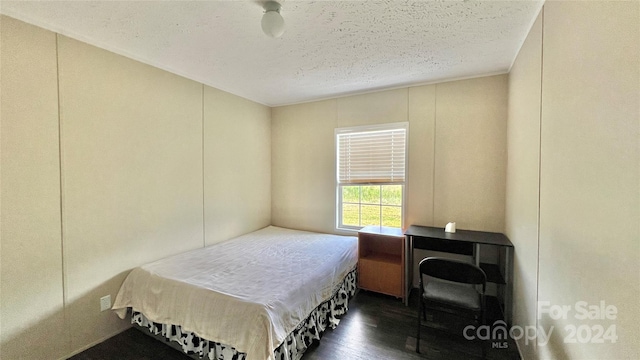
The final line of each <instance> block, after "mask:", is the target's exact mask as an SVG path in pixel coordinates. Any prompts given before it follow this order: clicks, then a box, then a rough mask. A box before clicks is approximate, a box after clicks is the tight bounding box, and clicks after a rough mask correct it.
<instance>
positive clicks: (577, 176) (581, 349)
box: [538, 1, 640, 359]
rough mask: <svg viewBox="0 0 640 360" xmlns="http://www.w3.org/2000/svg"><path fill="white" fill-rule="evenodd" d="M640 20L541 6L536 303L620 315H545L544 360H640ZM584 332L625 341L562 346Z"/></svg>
mask: <svg viewBox="0 0 640 360" xmlns="http://www.w3.org/2000/svg"><path fill="white" fill-rule="evenodd" d="M612 19H615V20H614V21H612ZM639 19H640V3H639V2H637V1H632V2H604V1H602V2H549V3H547V4H546V5H545V10H544V40H543V41H544V51H543V53H544V57H543V73H542V74H543V80H542V130H541V131H542V137H541V154H540V156H541V168H540V229H539V231H540V264H539V269H540V272H539V277H540V280H539V288H540V290H539V295H538V300H540V301H549V302H550V303H552V304H559V305H570V306H574V305H575V303H576V302H577V301H586V302H588V303H589V304H594V305H599V304H600V301H601V300H603V301H605V302H606V304H609V305H613V306H616V307H617V309H618V316H617V319H616V320H612V321H611V320H598V321H591V322H589V321H579V320H575V319H572V318H571V316H569V318H568V319H567V320H553V319H550V318H549V316H547V315H541V319H540V325H541V326H543V327H550V326H555V327H556V328H557V330H558V331H557V332H556V334H555V336H553V337H552V340H551V342H550V344H549V345H548V346H546V347H539V351H540V353H541V357H542V358H563V357H567V358H575V359H587V358H590V359H596V358H609V359H614V358H617V359H622V358H627V359H637V358H639V357H640V344H639V342H638V339H640V327H639V326H638V323H640V307H639V306H638V303H639V300H638V299H640V227H639V223H640V221H639V219H640V191H639V190H640V188H639V185H640V174H639V172H640V151H639V148H638V146H639V144H640V132H639V131H640V124H639V119H640V113H639V109H640V101H639V100H640V99H639V94H640V83H639V80H640V60H639V59H640V28H639V26H640V22H639ZM573 314H574V315H575V313H573ZM581 324H586V325H588V326H592V325H602V326H604V328H605V329H606V328H608V327H609V325H615V326H616V329H617V335H618V336H619V339H618V341H617V343H615V344H611V343H605V344H566V343H564V341H563V340H564V339H563V331H562V330H563V329H564V326H565V325H581Z"/></svg>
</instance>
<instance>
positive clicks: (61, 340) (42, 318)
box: [0, 17, 69, 359]
mask: <svg viewBox="0 0 640 360" xmlns="http://www.w3.org/2000/svg"><path fill="white" fill-rule="evenodd" d="M0 26H1V28H0V32H1V36H2V38H1V40H0V41H1V42H2V43H1V47H0V54H1V58H0V64H1V66H0V78H1V81H2V82H1V86H0V89H1V90H0V91H1V93H0V108H1V111H2V112H1V120H2V123H1V136H2V183H1V184H2V185H1V197H2V201H1V202H2V209H1V211H2V226H1V229H2V230H1V235H0V236H1V242H0V249H1V253H0V264H1V267H0V318H1V319H2V322H1V325H0V326H1V338H0V344H1V349H0V351H1V353H0V357H2V358H3V359H15V358H19V357H20V356H19V354H21V353H22V350H23V349H24V347H26V346H28V347H29V348H30V350H29V351H30V353H31V354H32V355H33V356H32V357H31V358H34V359H46V358H59V357H61V356H62V355H64V354H66V353H68V350H69V344H68V341H69V337H68V333H66V332H63V331H60V329H63V328H64V314H63V309H64V307H63V301H64V300H63V290H62V257H61V253H62V243H61V229H60V227H61V226H60V162H59V151H58V148H59V145H58V94H57V76H56V43H55V41H56V38H55V34H53V33H51V32H47V31H44V30H41V29H38V28H35V27H33V26H29V25H26V24H24V23H22V22H19V21H16V20H13V19H10V18H5V17H1V18H0Z"/></svg>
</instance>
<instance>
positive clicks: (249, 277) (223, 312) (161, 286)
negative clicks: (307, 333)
mask: <svg viewBox="0 0 640 360" xmlns="http://www.w3.org/2000/svg"><path fill="white" fill-rule="evenodd" d="M356 264H357V239H356V238H355V237H345V236H337V235H329V234H319V233H311V232H304V231H298V230H290V229H284V228H279V227H274V226H269V227H266V228H264V229H261V230H258V231H256V232H253V233H250V234H247V235H243V236H240V237H238V238H235V239H232V240H229V241H225V242H222V243H219V244H216V245H212V246H208V247H205V248H200V249H196V250H192V251H189V252H186V253H182V254H179V255H175V256H172V257H169V258H165V259H162V260H159V261H156V262H153V263H150V264H147V265H144V266H141V267H138V268H135V269H134V270H132V271H131V273H130V274H129V275H128V276H127V278H126V279H125V281H124V283H123V284H122V287H121V289H120V292H119V293H118V295H117V297H116V299H115V301H114V305H113V309H114V310H115V311H116V313H117V314H118V315H119V316H120V317H121V318H124V317H125V316H126V312H127V309H128V308H131V309H132V310H133V311H136V312H140V313H142V314H144V316H145V317H146V318H147V319H148V320H149V321H153V322H156V323H162V324H174V325H179V326H180V327H181V328H182V329H184V330H185V331H189V332H193V333H194V334H196V335H197V336H199V337H201V338H203V339H208V340H212V341H216V342H219V343H223V344H227V345H231V346H233V347H234V348H235V349H236V350H237V351H238V352H241V353H245V354H246V359H247V360H256V359H260V360H261V359H272V358H273V352H274V349H275V348H277V347H278V346H279V345H280V344H281V343H282V341H283V340H284V339H285V338H286V336H287V335H288V334H289V333H291V332H292V331H293V330H294V329H296V326H298V325H299V324H300V323H301V322H302V321H304V320H305V319H306V318H307V316H308V315H309V314H310V313H311V312H312V311H313V310H314V309H315V308H316V307H317V306H318V305H320V304H321V303H323V302H325V301H327V300H328V299H330V298H331V296H332V295H333V294H334V292H335V289H336V287H337V286H339V285H340V284H341V283H342V280H343V279H344V278H345V277H346V275H347V274H348V273H349V272H351V271H352V270H353V269H354V267H355V266H356Z"/></svg>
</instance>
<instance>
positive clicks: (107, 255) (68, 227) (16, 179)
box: [0, 16, 271, 359]
mask: <svg viewBox="0 0 640 360" xmlns="http://www.w3.org/2000/svg"><path fill="white" fill-rule="evenodd" d="M1 51H2V68H1V69H2V99H1V100H2V104H1V105H2V248H1V250H2V253H1V259H2V273H1V276H2V292H1V293H0V294H1V297H2V323H1V327H2V343H1V344H0V346H1V349H0V351H1V352H2V358H7V359H15V358H48V359H49V358H61V357H67V356H69V355H71V354H73V353H76V352H78V351H80V350H82V349H84V348H86V347H88V346H91V345H92V344H94V343H96V342H98V341H101V340H103V339H105V338H107V337H109V336H111V335H113V334H114V333H116V332H119V331H121V330H123V329H125V328H126V327H128V326H129V325H128V324H127V323H126V321H121V320H119V319H118V318H117V317H116V316H115V315H114V314H113V313H111V312H110V311H106V312H100V310H99V309H100V307H99V299H100V297H102V296H104V295H108V294H110V295H111V296H112V298H114V297H115V295H116V293H117V291H118V288H119V286H120V284H121V282H122V280H123V279H124V277H125V276H126V274H127V272H128V271H129V270H130V269H131V268H133V267H135V266H138V265H141V264H144V263H146V262H149V261H152V260H155V259H159V258H162V257H165V256H168V255H171V254H175V253H178V252H182V251H185V250H188V249H193V248H197V247H202V246H204V245H205V243H206V244H210V243H213V242H216V241H221V240H224V239H228V238H229V237H231V236H234V235H238V234H241V233H246V232H249V231H251V230H255V229H258V228H261V227H264V226H267V225H269V223H270V217H271V216H270V206H271V201H270V181H271V176H270V166H271V165H270V147H271V146H270V142H271V134H270V132H271V131H270V126H271V125H270V110H269V108H268V107H265V106H262V105H258V104H255V103H252V102H250V101H247V100H244V99H240V98H238V97H236V96H233V95H229V94H226V93H223V92H221V91H218V90H215V89H211V88H206V87H204V86H203V85H202V84H199V83H196V82H193V81H190V80H186V79H184V78H181V77H179V76H176V75H173V74H170V73H168V72H165V71H162V70H159V69H156V68H153V67H151V66H147V65H143V64H141V63H138V62H135V61H133V60H129V59H127V58H124V57H122V56H119V55H115V54H113V53H110V52H107V51H104V50H100V49H97V48H95V47H92V46H89V45H86V44H84V43H81V42H78V41H75V40H72V39H69V38H66V37H64V36H60V35H56V34H54V33H51V32H47V31H44V30H41V29H38V28H35V27H33V26H30V25H26V24H24V23H21V22H19V21H16V20H13V19H10V18H7V17H4V16H3V17H2V48H1ZM56 51H57V57H56ZM56 63H57V64H56ZM56 66H57V69H56ZM58 97H59V104H60V105H59V106H60V110H59V112H58ZM223 120H224V121H223ZM58 126H60V132H58ZM60 153H61V159H62V161H61V162H60V161H59V159H60ZM25 164H26V165H25ZM229 173H231V174H242V175H243V177H246V178H247V180H246V181H245V182H241V181H235V182H234V183H233V184H232V183H231V182H230V179H229V176H228V175H225V174H229ZM61 179H62V182H61ZM248 184H251V189H250V191H245V190H246V189H245V188H246V187H247V185H248ZM61 190H62V191H61ZM61 193H62V194H61ZM61 195H62V196H61ZM221 224H226V225H227V226H221ZM205 234H206V236H205Z"/></svg>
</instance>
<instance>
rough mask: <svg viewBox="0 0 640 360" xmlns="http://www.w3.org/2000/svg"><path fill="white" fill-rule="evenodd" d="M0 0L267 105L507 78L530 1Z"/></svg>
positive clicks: (7, 8)
mask: <svg viewBox="0 0 640 360" xmlns="http://www.w3.org/2000/svg"><path fill="white" fill-rule="evenodd" d="M282 6H283V9H282V11H281V13H282V15H283V17H284V19H285V22H286V32H285V33H284V35H283V36H282V37H280V38H278V39H272V38H269V37H267V36H266V35H264V34H263V33H262V30H261V28H260V19H261V17H262V13H263V10H262V5H261V2H260V1H37V2H29V1H4V0H3V1H1V2H0V11H1V12H2V13H4V14H6V15H9V16H12V17H14V18H17V19H20V20H23V21H26V22H29V23H32V24H34V25H37V26H41V27H43V28H46V29H49V30H52V31H55V32H58V33H60V34H63V35H67V36H69V37H72V38H75V39H78V40H81V41H84V42H87V43H90V44H93V45H96V46H98V47H101V48H104V49H107V50H110V51H113V52H115V53H118V54H122V55H125V56H128V57H130V58H133V59H136V60H139V61H142V62H145V63H147V64H151V65H153V66H156V67H159V68H162V69H165V70H168V71H171V72H173V73H176V74H179V75H182V76H185V77H187V78H190V79H193V80H196V81H198V82H202V83H204V84H207V85H210V86H213V87H216V88H219V89H222V90H225V91H228V92H231V93H233V94H236V95H239V96H242V97H245V98H248V99H251V100H254V101H256V102H259V103H262V104H265V105H269V106H277V105H284V104H292V103H298V102H304V101H310V100H317V99H323V98H329V97H334V96H338V95H344V94H352V93H358V92H365V91H371V90H377V89H385V88H393V87H401V86H407V85H413V84H424V83H429V82H436V81H442V80H448V79H459V78H466V77H473V76H480V75H486V74H495V73H504V72H506V71H508V70H509V67H510V66H511V63H512V62H513V59H514V58H515V56H516V54H517V52H518V50H519V48H520V46H521V44H522V42H523V41H524V38H525V37H526V35H527V32H528V31H529V28H530V26H531V24H532V23H533V21H534V19H535V17H536V16H537V14H538V12H539V10H540V8H541V6H542V2H541V1H474V0H466V1H389V0H387V1H296V0H288V1H283V2H282Z"/></svg>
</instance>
